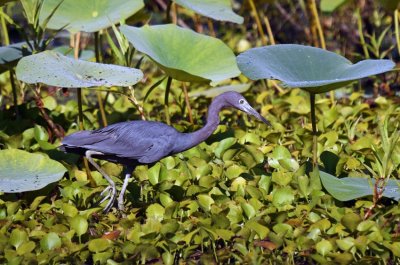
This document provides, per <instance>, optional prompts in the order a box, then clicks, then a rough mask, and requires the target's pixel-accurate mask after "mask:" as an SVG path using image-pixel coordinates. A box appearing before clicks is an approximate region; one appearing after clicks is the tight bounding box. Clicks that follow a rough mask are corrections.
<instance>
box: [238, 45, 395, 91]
mask: <svg viewBox="0 0 400 265" xmlns="http://www.w3.org/2000/svg"><path fill="white" fill-rule="evenodd" d="M237 61H238V65H239V68H240V70H241V71H242V73H243V74H244V75H246V76H247V77H249V78H250V79H252V80H258V79H266V78H267V79H277V80H280V81H282V82H283V83H284V85H286V86H288V87H300V88H302V89H304V90H306V91H308V92H310V93H324V92H327V91H330V90H333V89H336V88H339V87H342V86H345V85H347V84H349V83H351V82H353V81H355V80H358V79H360V78H363V77H367V76H370V75H376V74H380V73H384V72H387V71H389V70H391V69H392V68H393V67H394V66H395V64H394V63H393V62H392V61H391V60H364V61H361V62H358V63H356V64H352V63H351V62H350V61H349V60H347V59H346V58H344V57H342V56H340V55H338V54H336V53H333V52H329V51H326V50H323V49H319V48H315V47H309V46H303V45H297V44H281V45H273V46H264V47H260V48H253V49H250V50H247V51H246V52H244V53H242V54H240V55H239V56H238V57H237Z"/></svg>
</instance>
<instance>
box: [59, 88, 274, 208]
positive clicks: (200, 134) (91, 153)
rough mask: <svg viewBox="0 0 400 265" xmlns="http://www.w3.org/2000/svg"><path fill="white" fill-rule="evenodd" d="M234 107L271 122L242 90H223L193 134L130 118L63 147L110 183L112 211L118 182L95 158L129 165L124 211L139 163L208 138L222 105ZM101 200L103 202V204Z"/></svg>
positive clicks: (151, 161) (73, 137)
mask: <svg viewBox="0 0 400 265" xmlns="http://www.w3.org/2000/svg"><path fill="white" fill-rule="evenodd" d="M225 107H233V108H236V109H238V110H241V111H243V112H245V113H247V114H250V115H252V116H254V117H256V118H257V119H259V120H260V121H262V122H264V123H266V124H268V125H270V123H269V121H267V120H266V119H265V118H264V117H262V116H261V115H260V114H259V113H258V112H257V111H256V110H255V109H253V108H252V107H251V106H250V104H249V103H248V102H247V101H246V99H245V98H244V97H243V96H242V95H241V94H239V93H237V92H233V91H229V92H225V93H222V94H220V95H218V96H217V97H215V98H214V100H213V101H212V103H211V105H210V107H209V110H208V116H207V122H206V125H205V126H204V127H203V128H201V129H200V130H198V131H195V132H192V133H181V132H179V131H177V130H175V129H174V128H173V127H171V126H169V125H166V124H164V123H161V122H154V121H141V120H137V121H127V122H120V123H116V124H112V125H109V126H106V127H104V128H101V129H98V130H94V131H79V132H76V133H73V134H71V135H68V136H66V137H65V138H64V140H63V141H62V143H61V146H60V150H62V151H64V152H70V153H76V154H80V155H84V156H86V158H87V159H88V161H89V162H90V163H91V164H92V165H93V166H94V167H95V168H96V169H97V170H98V171H99V172H100V173H101V174H102V175H103V176H104V178H106V180H107V181H108V183H109V184H110V185H109V186H108V187H107V188H106V189H105V190H104V191H103V192H102V194H101V195H103V194H104V193H106V192H108V194H107V195H106V196H105V197H104V198H103V199H102V200H101V202H103V201H105V200H107V199H109V202H108V203H107V205H106V206H105V208H104V211H105V212H108V211H109V210H110V209H111V207H112V206H113V204H114V201H115V199H116V186H115V183H114V181H113V180H112V179H111V178H110V177H109V176H108V175H107V174H106V173H105V172H104V170H102V169H101V168H100V166H99V165H98V164H97V163H96V162H94V161H93V158H99V159H103V160H107V161H111V162H115V163H120V164H123V165H125V166H126V167H125V168H126V170H125V179H124V183H123V185H122V189H121V193H120V194H119V197H118V209H119V210H124V193H125V191H126V188H127V186H128V182H129V179H130V177H131V173H132V171H133V170H134V169H135V167H136V166H137V165H142V164H154V163H156V162H157V161H159V160H160V159H162V158H164V157H166V156H170V155H173V154H177V153H180V152H183V151H185V150H187V149H190V148H192V147H194V146H196V145H198V144H199V143H201V142H203V141H204V140H206V139H207V138H208V137H209V136H210V135H211V134H212V133H213V132H214V131H215V129H216V128H217V126H218V124H219V122H220V119H219V112H220V110H221V109H222V108H225ZM101 202H100V203H101Z"/></svg>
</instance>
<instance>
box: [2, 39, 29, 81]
mask: <svg viewBox="0 0 400 265" xmlns="http://www.w3.org/2000/svg"><path fill="white" fill-rule="evenodd" d="M29 54H31V50H30V49H29V47H28V45H27V43H26V42H19V43H15V44H11V45H9V46H3V47H0V74H1V73H3V72H5V71H8V70H10V69H12V68H13V67H14V66H15V65H17V62H18V60H19V59H21V58H22V57H23V56H25V55H29Z"/></svg>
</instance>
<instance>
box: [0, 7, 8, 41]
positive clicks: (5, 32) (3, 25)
mask: <svg viewBox="0 0 400 265" xmlns="http://www.w3.org/2000/svg"><path fill="white" fill-rule="evenodd" d="M0 21H1V32H3V34H2V37H3V45H4V46H7V45H10V37H9V36H8V29H7V24H6V19H5V18H4V12H3V8H1V9H0Z"/></svg>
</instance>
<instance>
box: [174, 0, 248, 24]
mask: <svg viewBox="0 0 400 265" xmlns="http://www.w3.org/2000/svg"><path fill="white" fill-rule="evenodd" d="M174 1H175V2H176V3H177V4H179V5H181V6H183V7H186V8H188V9H191V10H193V11H194V12H196V13H199V14H200V15H203V16H206V17H210V18H212V19H215V20H221V21H229V22H234V23H238V24H242V23H243V17H241V16H239V15H237V14H236V13H235V12H233V10H232V6H231V0H202V1H199V0H174Z"/></svg>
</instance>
